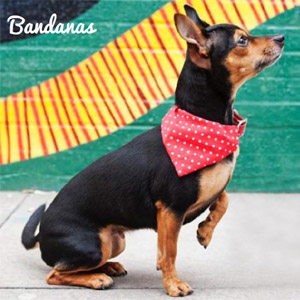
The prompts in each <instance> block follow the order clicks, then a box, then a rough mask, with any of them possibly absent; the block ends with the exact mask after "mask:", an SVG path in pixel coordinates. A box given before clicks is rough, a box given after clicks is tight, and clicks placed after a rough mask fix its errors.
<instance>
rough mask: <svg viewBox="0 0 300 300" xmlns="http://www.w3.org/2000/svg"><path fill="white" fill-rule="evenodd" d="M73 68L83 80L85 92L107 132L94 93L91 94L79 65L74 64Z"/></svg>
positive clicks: (106, 126) (107, 129) (107, 130)
mask: <svg viewBox="0 0 300 300" xmlns="http://www.w3.org/2000/svg"><path fill="white" fill-rule="evenodd" d="M75 69H76V71H77V73H78V75H79V77H80V79H81V81H82V82H83V85H84V87H85V88H86V90H87V92H88V94H89V97H90V99H91V101H92V103H93V105H94V107H95V109H96V111H97V113H98V116H99V118H100V120H101V122H102V124H103V125H104V128H105V131H106V133H107V134H109V133H110V130H109V128H108V125H107V123H106V121H105V119H104V117H103V116H102V113H101V111H100V109H99V106H98V105H97V103H96V101H95V98H94V95H93V94H92V92H91V90H90V87H89V85H88V84H87V82H86V80H85V78H84V74H83V73H82V70H81V69H80V67H79V65H77V66H75Z"/></svg>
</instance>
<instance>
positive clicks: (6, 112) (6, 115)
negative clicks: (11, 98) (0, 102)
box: [4, 98, 10, 163]
mask: <svg viewBox="0 0 300 300" xmlns="http://www.w3.org/2000/svg"><path fill="white" fill-rule="evenodd" d="M7 102H8V100H7V98H5V99H4V110H5V127H6V135H7V163H10V134H9V124H8V103H7Z"/></svg>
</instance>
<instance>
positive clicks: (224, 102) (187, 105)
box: [39, 26, 233, 267]
mask: <svg viewBox="0 0 300 300" xmlns="http://www.w3.org/2000/svg"><path fill="white" fill-rule="evenodd" d="M214 32H215V33H214V34H217V35H220V39H217V41H223V42H222V43H223V44H218V43H215V44H214V47H213V48H212V49H211V57H212V68H213V70H212V71H206V70H203V69H199V68H198V67H197V66H195V65H194V64H193V63H192V62H191V60H190V59H189V57H188V55H187V60H186V63H185V65H184V67H183V70H182V72H181V75H180V77H179V80H178V85H177V89H176V104H177V105H178V106H179V107H180V108H182V109H184V110H187V111H188V112H190V113H192V114H195V115H198V116H201V117H203V118H206V119H208V120H212V121H217V122H220V123H223V124H232V102H231V95H230V90H231V87H230V84H229V81H228V72H227V71H226V69H225V68H224V67H223V65H222V60H221V59H220V57H221V58H222V57H225V56H226V53H228V51H229V49H230V47H231V46H232V44H231V42H230V41H231V39H232V34H233V30H232V28H231V27H230V28H227V27H226V26H225V27H224V28H223V27H222V26H221V27H218V28H217V29H216V30H215V31H214ZM210 34H212V33H210ZM219 43H221V42H219ZM226 159H229V160H230V159H231V156H229V157H228V158H226ZM208 168H209V167H208ZM201 173H202V170H201V171H198V172H194V173H192V174H190V175H187V176H184V177H181V178H179V177H178V176H177V174H176V171H175V168H174V167H173V165H172V163H171V161H170V158H169V157H168V155H167V152H166V150H165V147H164V145H163V143H162V138H161V129H160V127H156V128H154V129H152V130H150V131H148V132H146V133H144V134H141V135H140V136H138V137H137V138H135V139H134V140H132V141H131V142H130V143H128V144H126V145H125V146H123V147H121V148H120V149H118V150H116V151H114V152H112V153H110V154H108V155H106V156H103V157H101V158H100V159H98V160H97V161H95V162H94V163H92V164H91V165H90V166H88V167H87V168H86V169H84V170H83V171H81V172H80V173H79V174H78V175H76V176H75V177H74V178H72V179H71V180H70V182H69V183H68V184H66V185H65V187H64V188H63V189H62V190H61V191H60V192H59V194H58V195H57V197H56V198H55V199H54V201H53V202H52V203H51V205H50V206H49V208H48V209H47V210H46V212H45V213H44V215H43V217H42V219H41V224H40V235H39V242H40V249H41V252H42V258H43V260H44V261H45V262H46V263H47V264H48V265H50V266H54V265H57V264H64V265H68V266H73V267H91V266H96V265H97V264H98V263H99V262H100V260H101V252H100V251H99V249H100V246H101V245H100V244H101V241H100V238H99V235H98V234H99V230H100V228H102V227H104V226H106V225H108V224H114V225H122V226H125V227H127V228H132V229H138V228H152V229H156V207H155V202H156V201H157V200H160V201H162V202H164V203H165V204H166V205H167V206H169V207H170V208H171V209H172V210H173V211H175V212H176V213H177V214H178V215H183V214H184V213H185V211H186V210H187V208H188V207H189V206H190V205H191V204H193V203H194V202H195V201H196V199H197V196H198V195H199V193H201V191H199V190H198V187H199V180H201ZM220 192H221V191H220ZM217 197H218V195H215V197H214V198H213V199H211V200H210V203H206V205H205V207H203V208H201V209H200V210H199V211H198V212H197V213H196V214H195V215H194V216H192V217H191V218H189V220H186V222H190V221H192V220H193V219H194V218H196V217H197V216H198V215H199V214H200V213H201V212H202V211H204V210H205V209H206V208H207V207H208V206H209V204H211V202H213V201H214V200H215V199H216V198H217Z"/></svg>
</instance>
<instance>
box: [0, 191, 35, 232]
mask: <svg viewBox="0 0 300 300" xmlns="http://www.w3.org/2000/svg"><path fill="white" fill-rule="evenodd" d="M29 195H30V194H26V195H25V196H24V198H22V199H21V200H20V202H19V203H18V204H17V205H16V207H15V208H14V209H13V210H12V211H11V212H10V213H9V214H8V216H7V217H6V218H5V219H4V220H3V221H2V223H0V229H1V228H2V227H3V226H4V224H5V223H6V222H7V221H8V220H9V219H10V218H11V216H12V215H13V214H14V213H15V212H16V211H17V210H18V208H19V207H20V206H21V205H22V204H23V203H24V201H25V200H26V199H27V198H28V197H29Z"/></svg>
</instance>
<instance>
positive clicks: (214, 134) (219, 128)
mask: <svg viewBox="0 0 300 300" xmlns="http://www.w3.org/2000/svg"><path fill="white" fill-rule="evenodd" d="M246 123H247V119H243V118H242V117H241V116H240V115H239V114H238V113H237V111H236V110H235V111H234V125H222V124H220V123H218V122H212V121H208V120H205V119H203V118H200V117H197V116H194V115H192V114H190V113H188V112H187V111H185V110H182V109H180V108H179V107H178V106H173V107H172V108H171V109H170V110H169V111H168V113H167V114H166V115H165V117H164V118H163V120H162V124H161V133H162V139H163V143H164V145H165V147H166V150H167V153H168V155H169V157H170V159H171V161H172V163H173V165H174V167H175V169H176V172H177V174H178V176H179V177H181V176H184V175H187V174H190V173H192V172H195V171H197V170H200V169H202V168H204V167H206V166H209V165H212V164H215V163H217V162H219V161H220V160H222V159H224V158H225V157H226V156H228V155H230V154H231V153H233V152H234V151H236V149H237V147H238V145H239V138H240V137H241V136H243V134H244V131H245V127H246Z"/></svg>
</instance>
